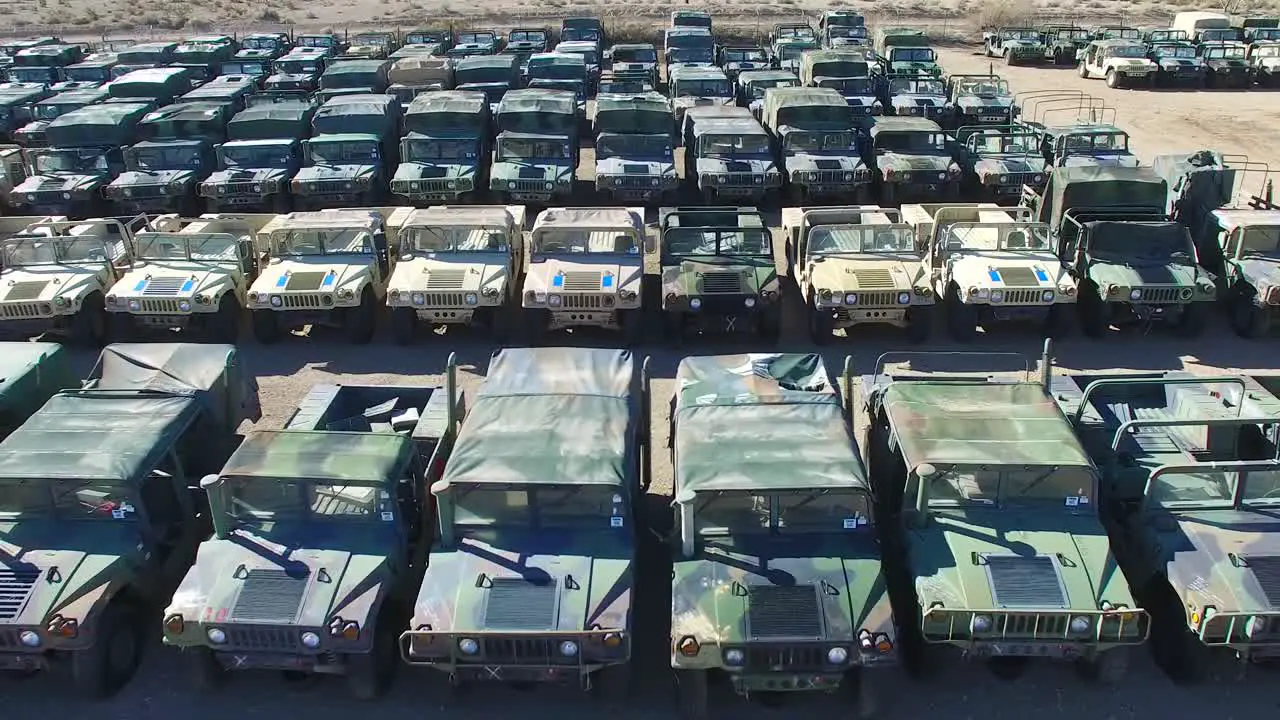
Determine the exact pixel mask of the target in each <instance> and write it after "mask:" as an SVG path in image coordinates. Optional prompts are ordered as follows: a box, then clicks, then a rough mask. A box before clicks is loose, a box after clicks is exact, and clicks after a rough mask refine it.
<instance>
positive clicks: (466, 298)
mask: <svg viewBox="0 0 1280 720" xmlns="http://www.w3.org/2000/svg"><path fill="white" fill-rule="evenodd" d="M462 301H463V302H464V303H466V304H468V305H475V304H476V303H478V302H480V298H478V297H476V294H475V293H467V294H466V295H463V296H462Z"/></svg>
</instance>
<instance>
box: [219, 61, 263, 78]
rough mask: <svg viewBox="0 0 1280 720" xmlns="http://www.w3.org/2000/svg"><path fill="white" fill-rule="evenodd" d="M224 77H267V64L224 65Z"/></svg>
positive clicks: (243, 63)
mask: <svg viewBox="0 0 1280 720" xmlns="http://www.w3.org/2000/svg"><path fill="white" fill-rule="evenodd" d="M222 74H223V75H266V74H267V64H266V63H265V62H258V61H254V62H248V61H246V62H233V63H222Z"/></svg>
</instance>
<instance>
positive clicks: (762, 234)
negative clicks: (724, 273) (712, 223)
mask: <svg viewBox="0 0 1280 720" xmlns="http://www.w3.org/2000/svg"><path fill="white" fill-rule="evenodd" d="M662 245H663V248H665V250H666V252H667V253H668V254H670V255H674V256H681V255H729V256H741V255H755V256H762V257H772V256H773V249H772V246H771V245H770V242H769V231H768V230H763V229H758V228H714V227H687V228H682V227H677V228H669V229H667V230H666V232H664V233H662Z"/></svg>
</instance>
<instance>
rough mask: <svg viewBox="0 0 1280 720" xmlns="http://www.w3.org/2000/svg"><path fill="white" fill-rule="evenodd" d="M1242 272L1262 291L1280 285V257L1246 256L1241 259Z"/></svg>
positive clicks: (1246, 278)
mask: <svg viewBox="0 0 1280 720" xmlns="http://www.w3.org/2000/svg"><path fill="white" fill-rule="evenodd" d="M1240 274H1241V275H1243V276H1244V278H1245V280H1248V281H1249V283H1250V284H1251V285H1253V286H1254V287H1255V288H1257V289H1258V290H1260V291H1263V292H1265V288H1270V287H1275V286H1276V285H1280V258H1273V257H1257V256H1254V257H1245V258H1241V259H1240Z"/></svg>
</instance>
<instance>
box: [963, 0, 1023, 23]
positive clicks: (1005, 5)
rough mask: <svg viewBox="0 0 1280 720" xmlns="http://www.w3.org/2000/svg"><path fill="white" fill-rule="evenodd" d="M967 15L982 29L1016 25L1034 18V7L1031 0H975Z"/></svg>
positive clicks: (970, 5)
mask: <svg viewBox="0 0 1280 720" xmlns="http://www.w3.org/2000/svg"><path fill="white" fill-rule="evenodd" d="M975 11H976V12H975ZM967 14H968V15H969V17H972V18H974V22H975V23H976V24H978V25H980V26H982V27H999V26H1002V25H1018V24H1021V23H1025V22H1029V21H1030V19H1031V18H1032V17H1034V16H1035V14H1036V6H1035V4H1034V3H1032V2H1031V0H975V1H974V2H971V3H970V4H969V8H968V13H967Z"/></svg>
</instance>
